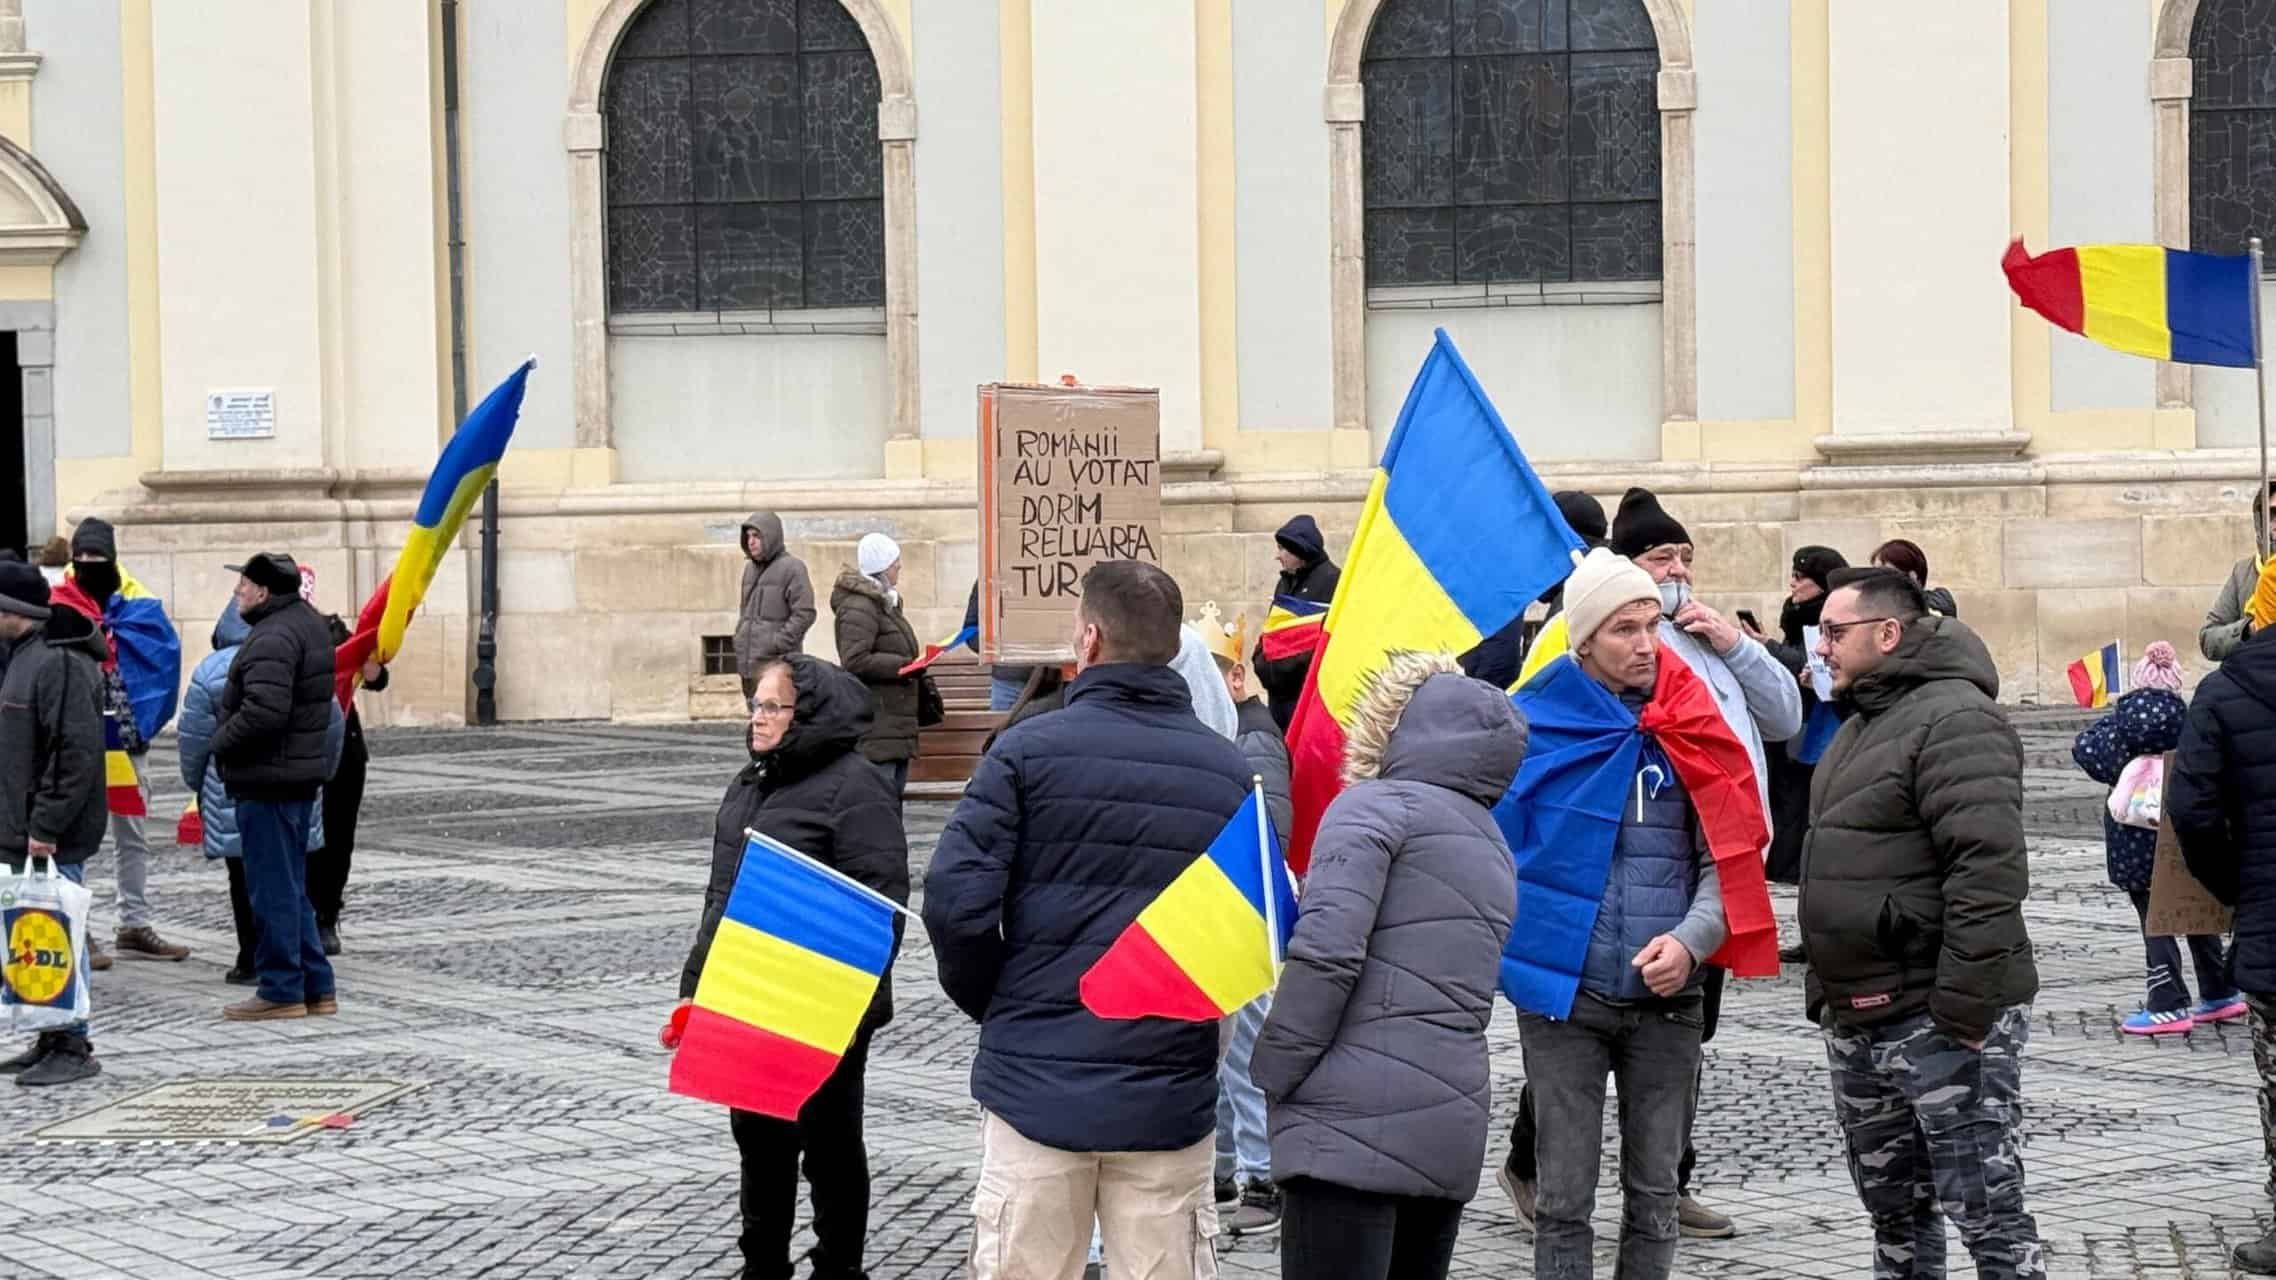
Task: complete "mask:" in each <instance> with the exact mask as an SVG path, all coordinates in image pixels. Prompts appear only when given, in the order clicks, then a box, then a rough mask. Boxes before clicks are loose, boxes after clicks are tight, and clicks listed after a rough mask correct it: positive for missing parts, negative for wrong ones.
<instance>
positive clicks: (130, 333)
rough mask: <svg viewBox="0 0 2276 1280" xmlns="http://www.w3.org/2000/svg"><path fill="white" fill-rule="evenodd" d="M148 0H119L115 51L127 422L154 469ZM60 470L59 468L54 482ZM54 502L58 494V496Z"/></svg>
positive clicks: (161, 436)
mask: <svg viewBox="0 0 2276 1280" xmlns="http://www.w3.org/2000/svg"><path fill="white" fill-rule="evenodd" d="M151 3H152V0H119V52H120V57H121V61H122V63H123V64H124V65H123V66H122V68H121V71H122V73H123V74H122V77H121V79H122V81H123V85H124V88H123V90H122V92H123V93H124V96H125V106H124V108H123V113H124V120H125V129H126V137H125V140H124V148H123V150H124V156H125V162H126V172H125V175H124V177H125V182H124V188H125V196H126V225H125V226H124V227H123V228H121V230H122V232H123V233H124V235H125V237H126V326H127V328H126V348H127V367H126V376H127V406H128V409H127V412H128V414H129V416H130V417H131V418H132V419H133V432H132V438H133V441H134V463H135V465H136V466H138V467H140V468H141V469H143V470H146V471H156V470H158V469H159V468H160V467H161V466H163V465H164V462H165V428H164V420H163V419H162V418H161V416H160V402H161V398H162V394H163V392H162V384H161V382H160V380H159V377H160V375H159V355H158V352H159V347H158V338H159V330H158V168H157V165H158V153H157V132H156V128H157V126H156V109H155V106H154V105H153V98H152V88H151V86H152V74H151V41H150V6H151ZM61 474H62V473H61V470H60V469H58V472H57V475H58V481H59V483H60V478H61ZM58 497H59V500H60V499H61V498H62V497H63V495H60V494H59V495H58Z"/></svg>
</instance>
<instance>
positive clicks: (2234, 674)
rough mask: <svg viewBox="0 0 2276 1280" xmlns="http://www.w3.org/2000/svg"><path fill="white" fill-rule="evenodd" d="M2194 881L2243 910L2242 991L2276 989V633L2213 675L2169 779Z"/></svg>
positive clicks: (2254, 641) (2239, 934)
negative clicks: (2196, 880) (2195, 878)
mask: <svg viewBox="0 0 2276 1280" xmlns="http://www.w3.org/2000/svg"><path fill="white" fill-rule="evenodd" d="M2164 801H2165V813H2166V816H2167V819H2168V820H2169V821H2170V822H2172V824H2173V833H2174V835H2175V836H2176V837H2178V838H2179V839H2180V841H2181V856H2182V858H2183V859H2184V860H2185V861H2186V862H2188V864H2189V870H2190V872H2191V874H2193V875H2195V876H2196V877H2197V879H2198V880H2199V881H2200V882H2201V883H2203V884H2204V886H2205V887H2206V888H2207V889H2209V890H2211V891H2212V893H2213V895H2214V896H2215V897H2217V898H2219V899H2220V900H2221V901H2223V902H2226V903H2229V904H2230V905H2232V906H2234V907H2235V908H2236V949H2235V951H2234V953H2233V955H2234V957H2235V961H2236V984H2237V986H2238V988H2239V989H2241V990H2244V991H2276V631H2263V632H2259V633H2257V634H2255V635H2254V636H2253V637H2252V638H2251V639H2250V640H2248V641H2246V642H2245V643H2244V644H2243V645H2242V646H2240V647H2239V648H2238V649H2237V651H2236V652H2235V653H2233V654H2231V655H2230V656H2229V659H2228V661H2226V662H2224V663H2222V664H2221V669H2220V670H2218V671H2216V672H2214V673H2213V674H2211V675H2209V676H2207V677H2205V679H2204V680H2203V681H2202V682H2201V683H2200V684H2198V686H2197V696H2196V699H2195V700H2194V701H2192V702H2191V703H2190V704H2189V719H2188V722H2187V723H2186V724H2184V725H2183V726H2182V730H2181V745H2180V746H2178V747H2176V748H2175V749H2174V757H2173V770H2172V772H2171V774H2169V775H2168V776H2167V778H2166V780H2165V796H2164Z"/></svg>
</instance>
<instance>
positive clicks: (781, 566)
mask: <svg viewBox="0 0 2276 1280" xmlns="http://www.w3.org/2000/svg"><path fill="white" fill-rule="evenodd" d="M754 530H755V531H757V533H758V535H759V536H760V538H762V539H764V541H765V545H766V550H765V551H763V552H761V553H760V555H759V558H758V559H756V560H750V561H749V563H747V564H745V565H744V566H743V594H742V597H741V601H742V603H741V607H740V611H739V613H738V615H737V618H736V622H735V672H736V674H737V675H740V676H742V677H743V679H744V680H745V681H746V682H748V681H749V680H750V679H751V678H752V677H753V676H755V675H757V674H758V670H759V667H760V666H761V665H763V664H764V663H766V662H768V661H770V660H772V659H775V658H781V657H787V656H788V655H790V654H793V653H798V652H800V651H801V650H802V649H803V648H804V646H805V644H806V633H807V631H808V630H809V629H811V628H812V627H813V625H814V618H815V616H816V615H815V611H814V583H813V580H812V579H810V578H808V577H807V576H806V562H805V561H803V560H800V559H799V558H798V557H797V556H794V555H792V554H790V552H788V551H787V550H784V548H783V545H782V517H781V516H778V515H776V514H774V513H773V512H771V511H754V512H752V513H751V518H750V519H748V520H745V521H744V522H743V528H742V532H741V534H738V535H737V536H738V537H742V536H745V535H748V534H750V533H751V532H753V531H754ZM745 558H746V559H748V558H749V553H747V552H746V553H745Z"/></svg>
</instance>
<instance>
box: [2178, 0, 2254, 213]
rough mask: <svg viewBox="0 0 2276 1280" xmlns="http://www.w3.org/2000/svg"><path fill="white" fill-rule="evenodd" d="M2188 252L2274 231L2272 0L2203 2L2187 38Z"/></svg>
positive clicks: (2207, 0) (2205, 0) (2214, 0)
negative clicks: (2189, 62) (2188, 88)
mask: <svg viewBox="0 0 2276 1280" xmlns="http://www.w3.org/2000/svg"><path fill="white" fill-rule="evenodd" d="M2189 58H2190V61H2191V62H2193V63H2195V64H2196V65H2195V66H2194V68H2193V69H2192V74H2191V76H2190V81H2191V85H2192V88H2191V90H2190V99H2189V206H2190V208H2189V247H2190V248H2192V249H2197V250H2199V251H2201V252H2206V253H2243V252H2244V251H2245V243H2244V242H2245V241H2246V240H2247V239H2248V238H2250V237H2252V236H2255V235H2258V236H2263V237H2265V236H2268V235H2270V234H2272V233H2276V77H2272V76H2271V72H2272V71H2276V0H2204V3H2203V4H2202V5H2201V6H2199V8H2198V10H2197V25H2196V26H2195V27H2194V28H2193V29H2192V30H2191V31H2190V34H2189Z"/></svg>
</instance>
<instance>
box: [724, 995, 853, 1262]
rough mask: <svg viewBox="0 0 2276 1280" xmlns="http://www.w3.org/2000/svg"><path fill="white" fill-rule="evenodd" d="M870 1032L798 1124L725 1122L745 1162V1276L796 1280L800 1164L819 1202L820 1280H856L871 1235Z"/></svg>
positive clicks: (749, 1117) (739, 1114) (750, 1117)
mask: <svg viewBox="0 0 2276 1280" xmlns="http://www.w3.org/2000/svg"><path fill="white" fill-rule="evenodd" d="M868 1066H869V1032H868V1031H866V1030H865V1031H863V1032H862V1033H861V1034H859V1035H857V1036H855V1037H854V1042H853V1044H852V1045H851V1046H850V1047H849V1048H847V1050H846V1056H845V1057H843V1058H841V1059H839V1060H838V1069H837V1070H836V1071H834V1072H832V1073H831V1074H830V1078H829V1079H827V1080H825V1081H823V1082H822V1087H821V1088H820V1089H817V1090H815V1091H814V1096H813V1097H811V1098H808V1099H807V1100H806V1105H805V1106H804V1107H803V1108H801V1109H800V1110H799V1112H798V1119H797V1120H795V1121H791V1120H777V1119H775V1118H774V1117H772V1116H762V1115H760V1114H758V1113H757V1112H754V1111H731V1112H729V1113H728V1116H727V1119H728V1124H729V1127H731V1128H732V1129H733V1130H734V1132H735V1145H736V1147H737V1148H738V1149H740V1150H741V1152H742V1155H743V1235H742V1238H741V1240H740V1241H739V1242H738V1243H740V1244H741V1245H742V1248H743V1268H744V1270H743V1274H744V1276H745V1277H746V1278H747V1280H791V1276H792V1274H793V1271H794V1267H793V1265H792V1263H791V1259H790V1234H791V1229H792V1227H793V1226H795V1225H796V1220H797V1216H798V1174H799V1169H800V1166H801V1163H803V1166H804V1168H805V1172H806V1185H807V1186H808V1188H809V1189H810V1191H811V1194H812V1195H813V1198H814V1253H813V1260H814V1275H815V1277H816V1280H856V1278H857V1277H860V1276H861V1275H863V1274H864V1273H863V1271H862V1269H861V1253H862V1245H863V1242H864V1241H865V1240H866V1238H867V1237H868V1235H869V1148H868V1146H867V1145H866V1144H865V1143H864V1142H863V1140H862V1127H861V1104H862V1076H863V1074H864V1072H865V1071H867V1069H868Z"/></svg>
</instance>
